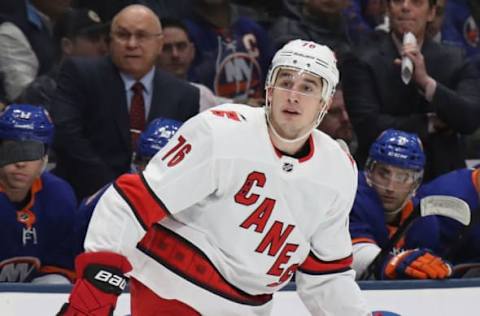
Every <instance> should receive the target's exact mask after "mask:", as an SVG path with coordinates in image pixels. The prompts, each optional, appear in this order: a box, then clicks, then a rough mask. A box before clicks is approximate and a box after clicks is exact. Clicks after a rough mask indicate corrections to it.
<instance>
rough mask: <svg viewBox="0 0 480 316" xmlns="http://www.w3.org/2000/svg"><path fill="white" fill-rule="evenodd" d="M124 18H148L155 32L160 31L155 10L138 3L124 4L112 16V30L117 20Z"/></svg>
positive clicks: (160, 27)
mask: <svg viewBox="0 0 480 316" xmlns="http://www.w3.org/2000/svg"><path fill="white" fill-rule="evenodd" d="M124 20H127V21H129V20H135V21H138V20H148V22H149V23H152V26H153V27H154V28H156V30H157V32H161V31H162V25H161V23H160V19H159V18H158V17H157V15H156V14H155V12H153V11H152V10H150V9H149V8H148V7H146V6H143V5H140V4H133V5H129V6H126V7H125V8H123V9H122V10H121V11H120V12H118V13H117V14H116V15H115V16H114V17H113V20H112V30H113V29H114V27H115V25H117V24H118V23H119V22H124Z"/></svg>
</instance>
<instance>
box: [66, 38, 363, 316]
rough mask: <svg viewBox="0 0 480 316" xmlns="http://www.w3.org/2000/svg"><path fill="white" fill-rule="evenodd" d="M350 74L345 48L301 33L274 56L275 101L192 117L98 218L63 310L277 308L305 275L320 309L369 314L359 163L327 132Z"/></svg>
mask: <svg viewBox="0 0 480 316" xmlns="http://www.w3.org/2000/svg"><path fill="white" fill-rule="evenodd" d="M337 82H338V70H337V67H336V60H335V57H334V55H333V53H332V51H331V50H330V49H329V48H327V47H326V46H322V45H318V44H316V43H313V42H306V41H303V40H295V41H292V42H290V43H288V44H286V45H285V46H284V47H283V48H282V49H280V50H279V51H278V52H277V53H276V55H275V56H274V58H273V61H272V64H271V68H270V71H269V75H268V79H267V83H266V100H267V104H266V106H265V108H253V107H249V106H245V105H240V104H226V105H221V106H219V107H215V108H212V109H209V110H207V111H204V112H202V113H200V114H198V115H197V116H195V117H194V118H192V119H190V120H189V121H187V122H186V123H184V125H182V127H181V128H180V130H179V131H178V132H177V134H176V135H175V136H174V138H173V139H172V140H171V141H170V142H169V143H168V144H167V146H165V147H164V148H163V149H162V150H160V151H159V152H158V153H157V154H156V155H155V156H154V157H153V158H152V160H151V161H150V163H149V164H148V165H147V167H146V169H145V171H144V172H143V173H142V174H140V175H124V176H122V177H120V178H119V179H117V180H116V181H115V183H114V185H113V186H111V187H109V188H108V189H107V191H106V192H105V194H104V195H103V196H102V198H101V199H100V201H99V203H98V205H97V207H96V208H95V211H94V213H93V216H92V220H91V222H90V226H89V229H88V232H87V237H86V241H85V249H86V252H85V253H84V254H82V255H80V256H79V257H77V259H76V270H77V272H78V280H77V283H76V284H75V286H74V288H73V290H72V293H71V295H70V298H69V303H68V304H66V305H65V306H64V307H63V310H62V312H61V313H60V314H61V315H98V316H100V315H109V313H110V312H111V311H112V309H113V308H114V307H115V303H116V300H117V296H118V294H120V293H121V291H122V290H123V288H124V286H125V283H126V277H125V274H126V276H128V277H129V278H130V293H131V309H132V315H142V316H148V315H184V316H189V315H242V316H245V315H268V314H269V313H270V310H271V307H272V295H273V293H275V292H276V291H278V290H279V289H281V288H282V287H283V286H285V285H286V284H287V283H288V281H289V280H290V279H291V278H292V276H293V275H294V274H295V275H296V282H297V291H298V293H299V295H300V297H301V298H302V299H303V301H304V302H305V304H306V306H307V308H308V309H309V310H310V312H311V313H312V314H314V315H326V314H328V315H367V314H369V312H368V311H367V309H366V307H365V302H364V300H363V298H362V297H361V292H360V290H359V288H358V286H357V285H356V283H355V281H354V271H353V270H352V269H351V268H350V264H351V260H352V256H351V252H352V246H351V240H350V235H349V233H348V225H347V223H348V212H349V210H350V208H351V205H352V203H353V199H354V195H355V191H356V185H357V182H356V177H357V170H356V165H355V163H354V162H353V160H352V159H351V157H350V156H349V155H348V154H347V153H346V152H344V151H343V150H342V149H341V147H340V145H338V143H337V142H335V141H333V140H332V139H331V138H330V137H329V136H327V135H326V134H323V133H322V132H320V131H318V130H316V127H317V126H318V124H319V123H320V121H321V119H322V117H323V116H324V114H325V112H326V111H327V109H328V106H329V104H330V102H331V98H332V95H333V93H334V90H335V86H336V84H337Z"/></svg>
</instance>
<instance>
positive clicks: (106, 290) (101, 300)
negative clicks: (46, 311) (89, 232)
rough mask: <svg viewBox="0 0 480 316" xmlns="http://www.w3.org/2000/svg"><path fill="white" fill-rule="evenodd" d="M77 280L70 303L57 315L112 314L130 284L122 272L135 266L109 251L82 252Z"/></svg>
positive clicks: (78, 260)
mask: <svg viewBox="0 0 480 316" xmlns="http://www.w3.org/2000/svg"><path fill="white" fill-rule="evenodd" d="M75 266H76V270H77V277H78V279H77V282H76V283H75V286H74V287H73V289H72V292H71V293H70V297H69V299H68V301H69V302H68V304H65V305H63V307H62V309H61V310H60V312H59V313H58V314H57V316H60V315H61V316H110V315H113V310H114V309H115V305H116V302H117V297H118V295H120V294H121V293H122V291H123V289H124V288H125V286H126V284H127V279H126V277H125V276H124V275H123V274H124V273H126V272H128V271H130V270H131V269H132V266H131V265H130V263H129V262H128V260H127V258H125V257H124V256H122V255H120V254H116V253H109V252H92V253H83V254H81V255H79V256H78V257H77V258H76V259H75Z"/></svg>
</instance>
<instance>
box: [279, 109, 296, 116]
mask: <svg viewBox="0 0 480 316" xmlns="http://www.w3.org/2000/svg"><path fill="white" fill-rule="evenodd" d="M282 113H283V114H286V115H288V116H297V115H300V114H301V113H300V111H297V110H295V109H289V108H287V109H284V110H283V111H282Z"/></svg>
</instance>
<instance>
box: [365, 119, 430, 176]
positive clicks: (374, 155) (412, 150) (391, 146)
mask: <svg viewBox="0 0 480 316" xmlns="http://www.w3.org/2000/svg"><path fill="white" fill-rule="evenodd" d="M368 160H369V161H378V162H381V163H384V164H387V165H392V166H396V167H399V168H404V169H411V170H415V171H423V168H424V166H425V154H424V153H423V146H422V142H421V141H420V138H418V136H417V135H416V134H412V133H407V132H404V131H400V130H395V129H387V130H386V131H384V132H383V133H382V134H381V135H380V136H379V137H378V138H377V140H375V142H374V143H373V144H372V145H371V146H370V152H369V157H368ZM367 164H368V163H367Z"/></svg>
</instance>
